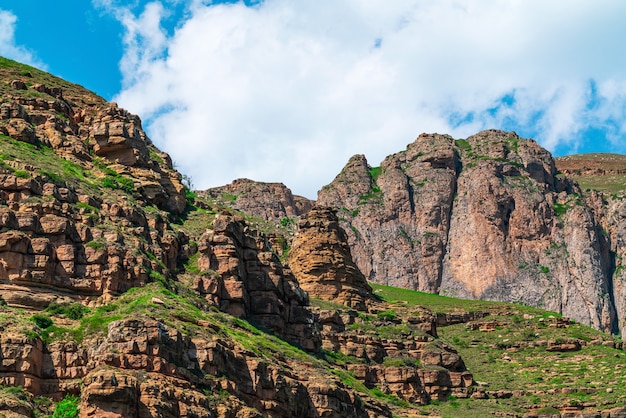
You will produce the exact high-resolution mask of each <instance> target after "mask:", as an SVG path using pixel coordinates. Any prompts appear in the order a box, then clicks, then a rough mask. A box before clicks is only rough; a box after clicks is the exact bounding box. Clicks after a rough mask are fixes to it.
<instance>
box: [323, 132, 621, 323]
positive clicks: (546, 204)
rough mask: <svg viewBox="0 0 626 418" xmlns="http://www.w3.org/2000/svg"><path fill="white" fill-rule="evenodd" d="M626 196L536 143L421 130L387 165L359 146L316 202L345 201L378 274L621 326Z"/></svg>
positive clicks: (346, 221) (369, 266)
mask: <svg viewBox="0 0 626 418" xmlns="http://www.w3.org/2000/svg"><path fill="white" fill-rule="evenodd" d="M561 161H563V162H565V161H571V160H566V159H562V160H561ZM622 198H623V193H617V194H614V195H606V194H599V193H597V192H591V191H590V192H589V193H583V191H582V190H581V188H580V187H579V186H578V184H577V183H576V182H574V181H573V180H571V179H570V178H569V177H567V176H563V174H559V172H558V171H557V169H556V166H555V162H554V160H553V159H552V156H551V155H550V153H549V152H548V151H546V150H544V149H543V148H541V147H540V146H539V145H538V144H537V143H536V142H534V141H533V140H527V139H523V138H520V137H519V136H517V135H516V134H515V133H513V132H503V131H496V130H490V131H484V132H480V133H478V134H476V135H474V136H471V137H469V138H467V139H459V140H455V139H453V138H451V137H450V136H447V135H438V134H433V135H429V134H423V135H420V136H419V137H418V138H417V139H416V140H415V142H413V143H412V144H409V145H408V146H407V149H406V150H405V151H402V152H399V153H397V154H394V155H390V156H389V157H387V158H386V159H385V160H384V161H383V162H382V163H381V165H380V167H371V166H370V165H369V164H368V162H367V160H366V159H365V157H364V156H362V155H356V156H354V157H352V158H351V159H350V161H348V163H347V164H346V166H345V167H344V169H343V170H342V171H341V173H340V174H339V175H337V177H336V178H335V179H334V180H333V182H331V183H330V184H329V185H327V186H325V187H323V188H322V189H321V190H320V191H319V193H318V201H317V203H318V204H319V205H323V206H329V207H333V208H336V209H337V210H338V213H339V215H340V224H341V226H342V227H343V228H344V229H345V230H346V232H347V234H348V241H349V243H350V247H351V250H352V254H353V256H354V260H355V262H356V264H357V265H358V266H359V268H360V269H361V271H362V272H363V273H364V274H365V276H366V277H367V279H368V280H370V281H372V282H375V283H381V284H386V285H391V286H398V287H404V288H408V289H415V290H421V291H426V292H431V293H439V294H443V295H449V296H455V297H462V298H471V299H487V300H495V301H508V302H515V303H523V304H526V305H529V306H536V307H542V308H545V309H548V310H551V311H555V312H560V313H562V314H563V315H566V316H568V317H571V318H573V319H575V320H577V321H580V322H582V323H585V324H588V325H591V326H593V327H595V328H597V329H600V330H603V331H606V332H620V331H622V330H623V329H624V326H625V325H624V324H625V322H624V318H625V315H626V310H625V307H624V302H623V301H624V296H625V295H624V278H623V273H622V264H621V260H622V257H623V255H624V248H623V245H622V242H623V232H622V229H623V226H622V225H624V219H623V215H624V214H625V212H624V210H625V208H624V204H623V201H622Z"/></svg>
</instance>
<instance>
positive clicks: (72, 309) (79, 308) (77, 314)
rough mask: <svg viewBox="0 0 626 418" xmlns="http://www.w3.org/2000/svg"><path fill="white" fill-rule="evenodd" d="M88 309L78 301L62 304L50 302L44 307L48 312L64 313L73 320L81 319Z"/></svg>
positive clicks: (54, 313)
mask: <svg viewBox="0 0 626 418" xmlns="http://www.w3.org/2000/svg"><path fill="white" fill-rule="evenodd" d="M88 311H89V309H88V308H86V307H85V306H83V305H82V304H80V303H78V302H75V303H70V304H64V305H59V304H57V303H55V302H52V303H51V304H50V305H48V307H47V308H46V312H50V313H51V314H53V315H65V316H66V317H67V318H69V319H74V320H78V319H81V318H82V317H83V316H84V315H85V314H86V313H87V312H88Z"/></svg>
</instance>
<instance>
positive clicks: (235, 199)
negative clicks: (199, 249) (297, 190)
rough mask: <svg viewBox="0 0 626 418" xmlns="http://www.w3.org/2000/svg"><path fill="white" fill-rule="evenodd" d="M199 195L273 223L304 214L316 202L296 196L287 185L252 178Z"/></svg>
mask: <svg viewBox="0 0 626 418" xmlns="http://www.w3.org/2000/svg"><path fill="white" fill-rule="evenodd" d="M198 194H199V195H200V196H208V197H212V198H216V199H220V200H221V201H223V202H224V203H225V204H228V205H229V206H230V207H232V208H233V209H237V210H240V211H242V212H245V213H248V214H250V215H252V216H256V217H257V218H261V219H265V220H267V221H273V222H280V221H281V220H283V219H285V218H294V217H297V216H300V215H303V214H305V213H307V212H308V211H309V210H310V209H311V208H312V207H313V202H311V201H310V200H309V199H307V198H305V197H302V196H294V195H293V194H292V193H291V190H289V189H288V188H287V187H286V186H285V185H284V184H283V183H262V182H256V181H253V180H249V179H237V180H235V181H233V182H232V183H231V184H228V185H226V186H222V187H214V188H212V189H208V190H205V191H200V192H198Z"/></svg>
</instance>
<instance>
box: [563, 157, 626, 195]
mask: <svg viewBox="0 0 626 418" xmlns="http://www.w3.org/2000/svg"><path fill="white" fill-rule="evenodd" d="M554 162H555V163H556V168H557V169H558V170H559V172H561V173H563V174H566V175H567V176H568V177H570V178H572V179H574V180H575V181H576V182H578V184H580V187H581V189H582V190H583V191H591V190H597V191H600V192H604V193H607V194H617V193H621V192H623V191H624V190H625V189H626V156H624V155H620V154H600V153H598V154H580V155H568V156H566V157H559V158H556V159H555V160H554Z"/></svg>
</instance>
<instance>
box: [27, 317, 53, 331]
mask: <svg viewBox="0 0 626 418" xmlns="http://www.w3.org/2000/svg"><path fill="white" fill-rule="evenodd" d="M31 320H32V321H33V322H34V323H35V325H37V326H38V327H39V328H41V329H46V328H49V327H50V326H51V325H52V319H50V317H49V316H47V315H42V314H35V315H33V316H31Z"/></svg>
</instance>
